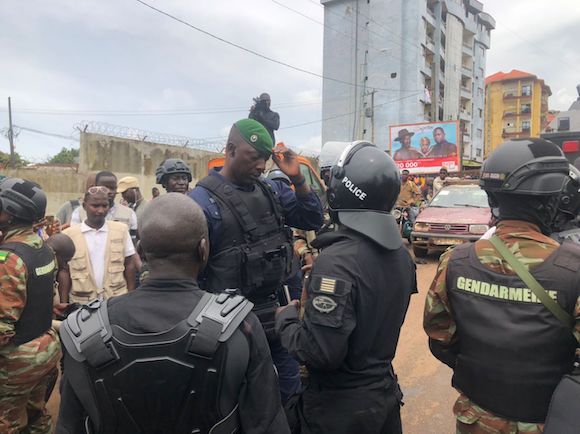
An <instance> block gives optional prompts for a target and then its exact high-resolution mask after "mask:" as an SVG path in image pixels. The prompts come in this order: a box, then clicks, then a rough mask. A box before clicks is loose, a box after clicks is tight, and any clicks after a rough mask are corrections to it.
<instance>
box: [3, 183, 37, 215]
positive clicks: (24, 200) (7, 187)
mask: <svg viewBox="0 0 580 434" xmlns="http://www.w3.org/2000/svg"><path fill="white" fill-rule="evenodd" d="M0 204H1V206H2V210H3V211H5V212H7V213H8V214H10V215H12V216H14V217H16V218H17V219H18V220H22V221H24V222H27V223H34V222H36V221H38V220H40V219H42V218H43V217H44V213H45V212H46V194H45V193H44V191H42V189H41V188H40V186H39V185H38V184H36V183H34V182H31V181H27V180H25V179H21V178H6V179H4V180H3V181H2V182H1V183H0Z"/></svg>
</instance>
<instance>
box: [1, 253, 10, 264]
mask: <svg viewBox="0 0 580 434" xmlns="http://www.w3.org/2000/svg"><path fill="white" fill-rule="evenodd" d="M8 253H9V252H3V251H2V252H0V263H4V262H6V259H8Z"/></svg>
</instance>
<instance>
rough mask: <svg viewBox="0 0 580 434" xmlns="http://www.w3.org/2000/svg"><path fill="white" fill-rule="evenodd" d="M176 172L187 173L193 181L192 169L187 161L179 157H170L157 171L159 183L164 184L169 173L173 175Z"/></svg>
mask: <svg viewBox="0 0 580 434" xmlns="http://www.w3.org/2000/svg"><path fill="white" fill-rule="evenodd" d="M175 173H185V174H186V175H187V180H188V181H189V182H191V180H192V176H191V169H190V168H189V166H188V165H187V164H185V161H183V160H181V159H179V158H168V159H167V160H165V161H164V162H163V163H161V165H160V166H159V167H158V168H157V170H156V171H155V177H156V182H157V184H164V183H165V177H166V176H167V175H173V174H175Z"/></svg>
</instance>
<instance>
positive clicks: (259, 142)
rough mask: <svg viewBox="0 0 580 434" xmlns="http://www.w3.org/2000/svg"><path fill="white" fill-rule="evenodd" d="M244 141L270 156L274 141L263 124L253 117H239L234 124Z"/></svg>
mask: <svg viewBox="0 0 580 434" xmlns="http://www.w3.org/2000/svg"><path fill="white" fill-rule="evenodd" d="M234 127H235V128H237V129H238V131H239V132H240V135H241V136H242V138H243V139H244V141H245V142H246V143H248V144H249V145H250V146H251V147H252V148H254V149H256V150H257V151H259V152H261V153H262V154H264V155H268V156H270V155H271V154H272V148H273V147H274V142H273V141H272V137H271V136H270V134H269V133H268V131H267V130H266V128H264V126H263V125H262V124H261V123H260V122H258V121H255V120H253V119H241V120H239V121H237V122H236V123H235V124H234Z"/></svg>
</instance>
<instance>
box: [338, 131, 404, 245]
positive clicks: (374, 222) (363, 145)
mask: <svg viewBox="0 0 580 434" xmlns="http://www.w3.org/2000/svg"><path fill="white" fill-rule="evenodd" d="M400 189H401V179H400V175H399V169H398V168H397V165H396V164H395V162H394V161H393V160H392V159H391V157H389V156H388V155H387V154H385V153H384V152H383V151H381V150H380V149H378V148H377V147H376V146H375V145H373V144H372V143H369V142H364V141H357V142H353V143H352V144H351V145H349V146H348V147H347V148H346V149H345V150H344V151H343V153H342V155H341V156H340V158H339V160H338V162H337V164H336V165H335V166H333V167H332V169H331V175H330V185H329V188H328V191H327V196H328V206H329V209H330V211H331V215H332V217H333V219H334V220H338V222H339V223H341V224H343V225H344V226H347V227H349V228H350V229H353V230H354V231H356V232H359V233H361V234H363V235H366V236H368V237H369V238H370V239H372V240H373V241H375V242H377V243H379V244H380V245H382V246H383V247H385V248H387V249H397V248H399V247H400V246H401V244H402V239H401V236H400V233H399V230H398V227H397V223H396V221H395V218H394V217H393V216H392V215H391V214H390V211H391V210H392V209H393V207H394V206H395V202H396V201H397V197H398V195H399V191H400Z"/></svg>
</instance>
